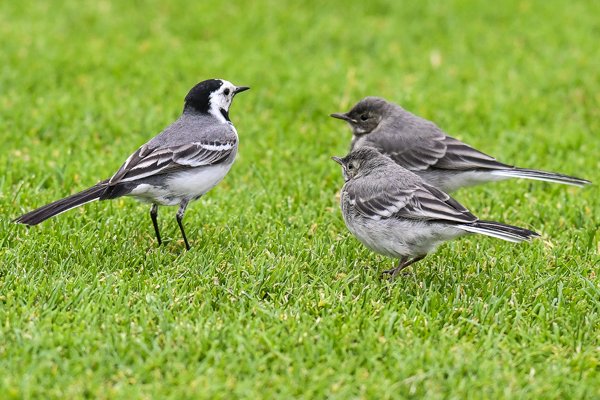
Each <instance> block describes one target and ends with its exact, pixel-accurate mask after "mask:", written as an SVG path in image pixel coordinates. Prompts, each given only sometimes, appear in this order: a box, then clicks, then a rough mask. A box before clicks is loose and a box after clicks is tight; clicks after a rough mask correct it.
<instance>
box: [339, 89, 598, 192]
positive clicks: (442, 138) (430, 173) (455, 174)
mask: <svg viewBox="0 0 600 400" xmlns="http://www.w3.org/2000/svg"><path fill="white" fill-rule="evenodd" d="M331 116H332V117H334V118H339V119H342V120H344V121H347V122H348V124H349V125H350V127H351V128H352V132H353V138H352V143H351V146H350V151H352V150H354V149H357V148H360V147H364V146H369V147H374V148H376V149H377V150H379V151H380V152H382V153H383V154H386V155H388V156H389V157H391V158H392V160H394V161H395V162H396V163H398V164H399V165H401V166H403V167H404V168H406V169H408V170H410V171H412V172H414V173H415V174H417V175H419V176H420V177H421V178H423V179H424V180H425V181H426V182H429V183H430V184H431V185H433V186H435V187H437V188H438V189H441V190H443V191H445V192H453V191H455V190H457V189H460V188H462V187H465V186H472V185H477V184H480V183H485V182H490V181H499V180H504V179H508V178H527V179H537V180H541V181H548V182H557V183H565V184H568V185H575V186H583V185H585V184H588V183H590V182H589V181H587V180H585V179H580V178H576V177H573V176H567V175H562V174H557V173H553V172H545V171H538V170H534V169H525V168H517V167H514V166H512V165H508V164H504V163H501V162H499V161H497V160H496V159H495V158H493V157H491V156H488V155H487V154H484V153H482V152H480V151H478V150H475V149H474V148H472V147H471V146H469V145H467V144H465V143H463V142H461V141H460V140H457V139H454V138H452V137H450V136H448V135H446V133H444V131H442V130H441V129H440V128H438V127H437V125H435V124H434V123H433V122H431V121H428V120H426V119H423V118H421V117H418V116H416V115H414V114H412V113H410V112H408V111H406V110H405V109H403V108H402V107H400V106H399V105H396V104H394V103H391V102H389V101H387V100H385V99H382V98H379V97H365V98H364V99H362V100H361V101H359V102H358V103H357V104H356V105H355V106H354V107H353V108H352V109H351V110H350V111H348V112H347V113H343V114H337V113H336V114H331Z"/></svg>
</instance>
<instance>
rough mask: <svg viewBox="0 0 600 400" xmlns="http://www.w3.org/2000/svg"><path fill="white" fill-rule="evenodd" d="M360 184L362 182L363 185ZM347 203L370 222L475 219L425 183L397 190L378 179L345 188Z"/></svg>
mask: <svg viewBox="0 0 600 400" xmlns="http://www.w3.org/2000/svg"><path fill="white" fill-rule="evenodd" d="M363 183H364V182H363ZM346 191H347V193H348V196H349V200H350V203H351V204H353V205H354V206H355V207H356V210H357V211H358V212H360V213H361V214H362V215H363V216H365V217H367V218H371V219H374V220H381V219H388V218H407V219H413V220H423V221H431V220H441V221H448V222H459V223H468V222H474V221H476V220H477V217H475V216H474V215H473V214H471V213H470V212H469V211H468V210H467V209H466V208H465V207H463V206H462V205H461V204H460V203H458V202H457V201H456V200H454V199H453V198H451V197H450V196H449V195H447V194H446V193H444V192H442V191H440V190H438V189H436V188H434V187H433V186H429V185H427V184H422V185H412V186H409V187H399V186H398V185H395V184H394V183H387V184H386V183H385V182H383V181H382V180H378V181H373V182H370V183H368V184H361V185H348V187H347V189H346Z"/></svg>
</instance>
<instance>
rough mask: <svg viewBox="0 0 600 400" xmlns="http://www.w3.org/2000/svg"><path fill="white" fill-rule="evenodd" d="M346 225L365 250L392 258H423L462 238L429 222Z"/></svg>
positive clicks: (364, 220) (356, 222) (364, 221)
mask: <svg viewBox="0 0 600 400" xmlns="http://www.w3.org/2000/svg"><path fill="white" fill-rule="evenodd" d="M346 222H347V226H348V229H349V230H350V232H352V233H353V234H354V236H356V238H357V239H358V240H360V241H361V242H362V243H363V244H364V245H365V246H367V247H368V248H370V249H371V250H373V251H375V252H377V253H379V254H383V255H385V256H388V257H394V258H399V257H402V256H410V257H415V256H420V255H425V254H427V253H430V252H431V251H433V250H434V249H435V248H436V247H437V246H438V245H439V244H441V243H443V242H444V241H446V240H450V239H453V238H455V237H459V236H462V235H464V234H465V232H461V230H460V229H456V228H453V227H446V226H444V225H443V224H436V223H429V222H419V221H407V220H398V219H386V220H379V221H374V220H371V219H367V218H357V219H353V220H352V221H346Z"/></svg>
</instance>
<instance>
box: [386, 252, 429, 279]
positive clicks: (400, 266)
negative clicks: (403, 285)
mask: <svg viewBox="0 0 600 400" xmlns="http://www.w3.org/2000/svg"><path fill="white" fill-rule="evenodd" d="M424 258H425V256H418V257H415V258H413V259H412V260H408V257H402V258H401V259H400V261H398V266H397V267H396V268H393V269H390V270H387V271H384V273H385V274H390V275H391V278H392V279H393V278H395V277H396V276H398V274H399V273H400V272H402V270H404V269H405V268H407V267H408V266H410V265H412V264H414V263H416V262H417V261H421V260H422V259H424Z"/></svg>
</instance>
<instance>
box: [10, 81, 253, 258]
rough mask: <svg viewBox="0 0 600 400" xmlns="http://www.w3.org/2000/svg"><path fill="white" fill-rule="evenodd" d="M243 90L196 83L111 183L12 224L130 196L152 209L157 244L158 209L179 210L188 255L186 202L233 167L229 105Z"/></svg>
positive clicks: (234, 150)
mask: <svg viewBox="0 0 600 400" xmlns="http://www.w3.org/2000/svg"><path fill="white" fill-rule="evenodd" d="M247 89H249V88H248V87H245V86H235V85H233V84H232V83H231V82H228V81H225V80H222V79H209V80H206V81H203V82H200V83H198V84H197V85H196V86H194V87H193V88H192V89H191V90H190V91H189V93H188V94H187V96H186V97H185V105H184V108H183V113H182V114H181V116H180V117H179V118H178V119H177V120H176V121H175V122H173V123H172V124H171V125H169V126H168V127H167V128H165V129H164V130H163V131H162V132H161V133H160V134H159V135H158V136H156V137H154V138H153V139H152V140H150V141H149V142H148V143H146V144H144V145H143V146H142V147H140V148H139V149H138V150H137V151H135V152H134V153H133V154H132V155H130V156H129V158H128V159H127V160H126V161H125V163H124V164H123V165H122V166H121V168H120V169H119V170H118V171H117V172H116V173H115V174H114V175H113V176H112V177H111V178H110V179H106V180H103V181H101V182H99V183H97V184H96V185H95V186H92V187H91V188H89V189H86V190H84V191H82V192H80V193H77V194H74V195H72V196H69V197H66V198H64V199H61V200H58V201H55V202H53V203H50V204H48V205H45V206H43V207H40V208H38V209H37V210H34V211H31V212H29V213H27V214H24V215H22V216H20V217H19V218H17V219H16V220H15V222H19V223H22V224H26V225H37V224H39V223H40V222H42V221H45V220H46V219H48V218H50V217H53V216H55V215H57V214H60V213H62V212H65V211H67V210H70V209H72V208H74V207H77V206H80V205H82V204H85V203H89V202H90V201H94V200H107V199H114V198H117V197H121V196H132V197H135V198H137V199H138V200H141V201H143V202H147V203H151V204H152V207H151V208H150V217H151V218H152V224H153V225H154V231H155V233H156V239H157V240H158V244H159V245H160V244H161V238H160V233H159V229H158V223H157V215H158V206H159V205H162V206H176V205H177V206H179V210H178V211H177V215H176V217H177V224H178V225H179V228H180V229H181V234H182V236H183V240H184V242H185V247H186V249H188V250H189V249H190V245H189V243H188V240H187V237H186V235H185V230H184V228H183V223H182V220H183V215H184V213H185V210H186V207H187V206H188V203H189V202H190V201H193V200H197V199H199V198H200V197H201V196H202V195H204V194H205V193H206V192H208V191H209V190H210V189H212V188H213V187H214V186H215V185H216V184H217V183H219V182H220V181H221V180H222V179H223V178H224V177H225V175H226V174H227V172H228V171H229V169H230V168H231V165H232V164H233V161H234V160H235V156H236V153H237V147H238V135H237V131H236V130H235V127H234V126H233V124H232V123H231V121H230V120H229V106H230V105H231V102H232V100H233V97H234V96H235V95H236V94H238V93H240V92H243V91H244V90H247Z"/></svg>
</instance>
